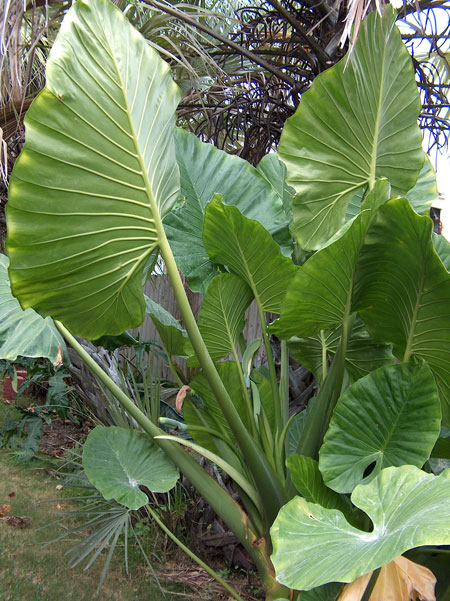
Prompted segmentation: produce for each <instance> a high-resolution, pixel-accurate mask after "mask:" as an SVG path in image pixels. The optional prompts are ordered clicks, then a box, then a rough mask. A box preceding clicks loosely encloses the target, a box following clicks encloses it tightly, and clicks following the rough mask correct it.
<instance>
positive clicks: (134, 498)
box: [83, 426, 178, 509]
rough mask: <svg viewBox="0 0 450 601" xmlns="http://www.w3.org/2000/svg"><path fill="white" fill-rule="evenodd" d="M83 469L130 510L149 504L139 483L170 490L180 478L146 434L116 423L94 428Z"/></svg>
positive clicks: (107, 495)
mask: <svg viewBox="0 0 450 601" xmlns="http://www.w3.org/2000/svg"><path fill="white" fill-rule="evenodd" d="M83 468H84V471H85V472H86V476H87V477H88V478H89V481H90V482H91V484H93V485H94V486H95V488H97V489H98V490H99V491H100V493H101V494H102V495H103V497H104V498H105V499H106V500H109V499H115V500H116V501H117V502H118V503H121V504H122V505H125V506H126V507H128V508H129V509H139V508H140V507H143V506H144V505H146V504H147V503H148V497H147V495H146V494H145V493H144V492H142V491H141V490H140V489H139V487H140V486H146V487H147V488H148V489H149V490H151V491H152V492H168V491H169V490H170V489H172V488H173V487H174V486H175V484H176V482H177V480H178V470H177V468H176V467H175V465H174V464H173V463H172V461H171V460H170V459H169V458H168V457H167V455H166V454H165V453H164V452H163V451H162V450H161V449H160V448H159V447H157V446H156V444H155V443H154V442H153V441H152V440H151V438H150V437H149V436H148V435H147V434H142V433H141V432H137V431H136V430H129V429H128V428H118V427H116V426H110V427H108V428H107V427H105V426H97V427H95V428H94V429H93V430H92V432H91V433H90V434H89V436H88V437H87V439H86V442H85V443H84V445H83Z"/></svg>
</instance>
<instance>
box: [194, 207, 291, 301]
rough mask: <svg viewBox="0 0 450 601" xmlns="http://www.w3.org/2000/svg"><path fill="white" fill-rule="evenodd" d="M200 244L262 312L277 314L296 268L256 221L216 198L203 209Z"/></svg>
mask: <svg viewBox="0 0 450 601" xmlns="http://www.w3.org/2000/svg"><path fill="white" fill-rule="evenodd" d="M203 241H204V243H205V248H206V250H207V251H208V254H209V256H210V257H211V258H212V260H213V261H214V262H215V263H217V264H221V265H226V266H227V267H228V268H229V269H230V271H232V272H233V273H235V274H236V275H238V276H239V277H240V278H242V280H244V282H246V283H247V284H248V286H249V287H250V289H251V291H252V293H253V296H254V297H255V299H256V302H257V304H258V306H259V307H260V308H261V310H262V311H268V312H272V313H280V305H281V300H282V299H283V297H284V295H285V293H286V288H287V286H288V284H289V282H290V281H291V280H292V278H293V277H294V276H295V274H296V272H297V268H296V266H295V265H294V264H293V263H292V261H291V260H290V259H288V258H287V257H284V256H283V255H282V254H281V250H280V247H279V245H278V244H277V243H276V242H275V241H274V240H273V239H272V237H271V236H270V234H269V232H268V231H267V230H266V229H265V228H264V227H263V226H262V225H261V224H260V223H259V222H258V221H256V220H254V219H248V218H247V217H245V216H244V215H242V213H241V212H240V211H239V209H238V208H237V207H232V206H227V205H225V204H223V203H222V201H221V199H220V198H219V197H218V196H216V197H215V198H213V200H212V201H211V202H210V203H209V204H208V206H207V207H206V211H205V223H204V226H203ZM262 248H263V249H264V253H265V256H264V260H261V249H262Z"/></svg>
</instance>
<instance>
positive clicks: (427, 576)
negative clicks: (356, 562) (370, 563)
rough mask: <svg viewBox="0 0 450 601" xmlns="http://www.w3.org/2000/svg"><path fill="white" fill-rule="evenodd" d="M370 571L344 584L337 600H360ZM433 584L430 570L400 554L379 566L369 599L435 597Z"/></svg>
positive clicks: (424, 599) (404, 600)
mask: <svg viewBox="0 0 450 601" xmlns="http://www.w3.org/2000/svg"><path fill="white" fill-rule="evenodd" d="M371 575H372V572H369V573H368V574H364V576H361V577H360V578H357V579H356V580H355V581H354V582H351V583H350V584H346V585H345V586H344V588H343V590H342V592H341V594H340V595H339V598H338V600H337V601H360V599H361V598H362V596H363V594H364V591H365V590H366V587H367V585H368V583H369V580H370V576H371ZM435 586H436V578H435V576H434V574H433V572H431V571H430V570H429V569H428V568H426V567H425V566H421V565H419V564H417V563H414V562H413V561H410V560H409V559H406V557H403V556H402V555H400V556H399V557H396V558H395V559H394V560H393V561H391V562H389V563H388V564H386V565H385V566H383V567H382V568H381V570H380V574H379V576H378V579H377V581H376V584H375V586H374V589H373V591H372V594H371V595H370V599H369V601H410V600H411V599H414V600H416V599H420V601H436V596H435V594H434V588H435Z"/></svg>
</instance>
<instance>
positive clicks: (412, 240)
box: [353, 198, 450, 425]
mask: <svg viewBox="0 0 450 601" xmlns="http://www.w3.org/2000/svg"><path fill="white" fill-rule="evenodd" d="M432 225H433V224H432V221H431V219H429V218H428V217H420V216H419V215H417V213H415V212H414V211H413V209H412V208H411V206H410V205H409V203H408V201H407V200H406V199H405V198H395V199H392V200H389V201H388V202H387V203H386V204H385V205H384V206H383V207H381V208H380V209H379V210H378V212H377V215H376V217H375V221H374V223H373V224H372V225H371V227H370V229H369V231H368V232H367V234H366V239H365V243H364V246H363V248H362V250H361V253H360V262H359V265H358V273H357V278H356V285H355V298H356V302H355V304H354V307H353V309H354V310H357V311H358V312H359V314H360V316H361V318H362V319H363V321H364V322H365V324H366V326H367V329H368V330H369V332H370V334H371V335H372V336H373V337H374V338H375V339H377V340H381V341H384V342H392V343H393V344H394V354H395V355H396V356H397V357H398V358H399V359H402V358H403V357H406V359H408V358H410V357H418V358H419V359H423V360H425V361H426V362H427V363H428V365H429V366H430V368H431V371H432V372H433V375H434V377H435V379H436V384H437V387H438V391H439V396H440V398H441V406H442V416H443V419H444V425H448V424H449V423H450V369H449V367H450V345H449V344H448V341H449V336H450V274H449V272H448V271H447V270H446V269H445V267H444V265H443V264H442V262H441V260H440V259H439V258H438V256H437V254H436V251H435V250H434V247H433V243H432V240H431V231H432ZM380 265H382V266H383V269H382V270H380Z"/></svg>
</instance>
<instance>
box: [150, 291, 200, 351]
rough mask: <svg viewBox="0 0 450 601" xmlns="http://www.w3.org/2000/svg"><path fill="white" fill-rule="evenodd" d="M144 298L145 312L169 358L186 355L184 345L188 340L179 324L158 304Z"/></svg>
mask: <svg viewBox="0 0 450 601" xmlns="http://www.w3.org/2000/svg"><path fill="white" fill-rule="evenodd" d="M144 296H145V306H146V312H147V313H148V315H150V317H151V319H152V321H153V323H154V324H155V327H156V329H157V330H158V334H159V335H160V337H161V341H162V343H163V346H164V348H165V349H166V352H167V354H168V355H169V356H173V355H177V356H180V355H181V356H184V355H187V354H188V352H187V349H186V343H188V340H189V339H188V335H187V333H186V331H185V330H184V329H183V328H182V327H181V324H180V322H179V321H178V320H177V319H175V317H174V316H173V315H172V314H171V313H169V311H166V309H164V307H162V306H161V305H160V304H158V303H157V302H155V301H154V300H152V299H151V298H149V297H148V296H147V295H144Z"/></svg>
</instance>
